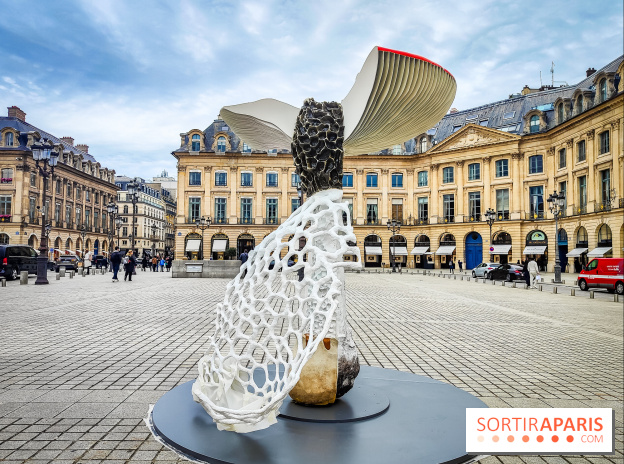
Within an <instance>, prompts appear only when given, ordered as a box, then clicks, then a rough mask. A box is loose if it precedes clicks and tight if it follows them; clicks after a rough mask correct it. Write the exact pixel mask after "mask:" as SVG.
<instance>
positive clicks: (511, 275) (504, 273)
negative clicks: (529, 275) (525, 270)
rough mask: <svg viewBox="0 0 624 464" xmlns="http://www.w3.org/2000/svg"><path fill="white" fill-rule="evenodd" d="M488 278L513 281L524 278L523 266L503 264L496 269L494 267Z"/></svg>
mask: <svg viewBox="0 0 624 464" xmlns="http://www.w3.org/2000/svg"><path fill="white" fill-rule="evenodd" d="M488 279H490V280H506V281H507V282H511V281H512V280H523V279H524V276H523V275H522V266H517V265H515V264H502V265H500V266H498V267H497V268H496V269H492V270H491V271H490V272H488Z"/></svg>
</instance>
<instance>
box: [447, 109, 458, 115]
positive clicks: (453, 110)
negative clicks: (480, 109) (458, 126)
mask: <svg viewBox="0 0 624 464" xmlns="http://www.w3.org/2000/svg"><path fill="white" fill-rule="evenodd" d="M449 112H450V113H451V114H453V113H457V108H451V111H449Z"/></svg>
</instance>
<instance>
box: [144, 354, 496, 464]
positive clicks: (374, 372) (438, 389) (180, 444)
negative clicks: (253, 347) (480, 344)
mask: <svg viewBox="0 0 624 464" xmlns="http://www.w3.org/2000/svg"><path fill="white" fill-rule="evenodd" d="M254 377H255V375H254ZM192 385H193V381H190V382H187V383H185V384H182V385H180V386H178V387H176V388H174V389H173V390H171V391H169V392H168V393H166V394H165V395H163V396H162V397H161V398H160V400H158V402H157V403H156V405H155V406H154V409H153V410H152V415H151V421H152V423H153V432H154V434H155V435H156V436H157V437H158V438H159V439H161V440H162V441H164V443H165V444H167V446H169V447H171V448H172V449H174V450H177V451H179V452H180V453H182V454H184V455H187V456H189V457H191V458H193V459H197V460H200V461H204V462H208V463H215V464H225V463H229V464H252V463H263V464H292V463H297V464H318V463H328V464H330V463H340V464H342V463H354V464H355V463H357V464H367V463H371V464H373V463H374V464H378V463H392V464H401V463H405V464H407V463H409V464H412V463H418V464H421V463H423V464H425V463H453V464H455V463H461V462H465V461H467V460H469V459H471V458H472V457H473V456H469V455H466V408H486V407H487V406H486V405H485V404H484V403H483V402H482V401H481V400H479V399H477V398H475V397H474V396H472V395H470V394H468V393H466V392H465V391H463V390H460V389H459V388H456V387H453V386H452V385H449V384H446V383H443V382H439V381H437V380H433V379H430V378H428V377H423V376H418V375H413V374H409V373H406V372H399V371H395V370H390V369H381V368H376V367H368V366H362V367H361V370H360V375H359V376H358V378H357V379H356V383H355V385H356V386H355V387H354V388H353V390H352V391H350V392H349V393H347V394H346V395H345V396H344V397H343V398H341V399H339V400H338V401H337V403H336V404H335V405H333V406H326V407H312V408H309V407H304V406H300V405H297V404H294V403H293V402H292V401H291V400H290V398H287V399H286V400H285V401H284V404H283V405H282V407H281V408H280V415H279V416H278V418H277V424H274V425H272V426H271V427H269V428H267V429H264V430H259V431H257V432H251V433H246V434H239V433H234V432H225V431H219V430H217V426H216V424H215V423H214V422H213V420H212V418H211V417H210V416H209V415H208V414H207V413H206V412H205V411H204V409H203V408H202V407H201V406H200V405H199V404H198V403H195V402H194V401H193V397H192V395H191V387H192ZM350 395H353V397H352V398H351V399H348V398H349V396H350ZM386 400H387V401H388V402H389V407H387V406H385V407H384V405H385V401H386ZM361 401H372V402H373V403H375V407H372V406H370V405H366V404H365V403H364V404H360V403H361ZM300 408H302V409H306V410H308V411H301V410H300ZM332 408H336V410H335V411H333V412H332ZM339 408H342V409H339ZM357 411H360V412H357ZM374 411H377V412H374ZM362 413H363V414H362ZM362 415H368V418H362Z"/></svg>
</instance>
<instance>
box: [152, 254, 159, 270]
mask: <svg viewBox="0 0 624 464" xmlns="http://www.w3.org/2000/svg"><path fill="white" fill-rule="evenodd" d="M157 265H158V258H156V256H154V257H153V258H152V272H156V266H157Z"/></svg>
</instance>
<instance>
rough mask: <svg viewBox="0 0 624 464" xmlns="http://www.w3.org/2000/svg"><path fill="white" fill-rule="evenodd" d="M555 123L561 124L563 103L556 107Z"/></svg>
mask: <svg viewBox="0 0 624 464" xmlns="http://www.w3.org/2000/svg"><path fill="white" fill-rule="evenodd" d="M557 121H559V124H561V123H562V122H563V103H560V104H559V106H557Z"/></svg>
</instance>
